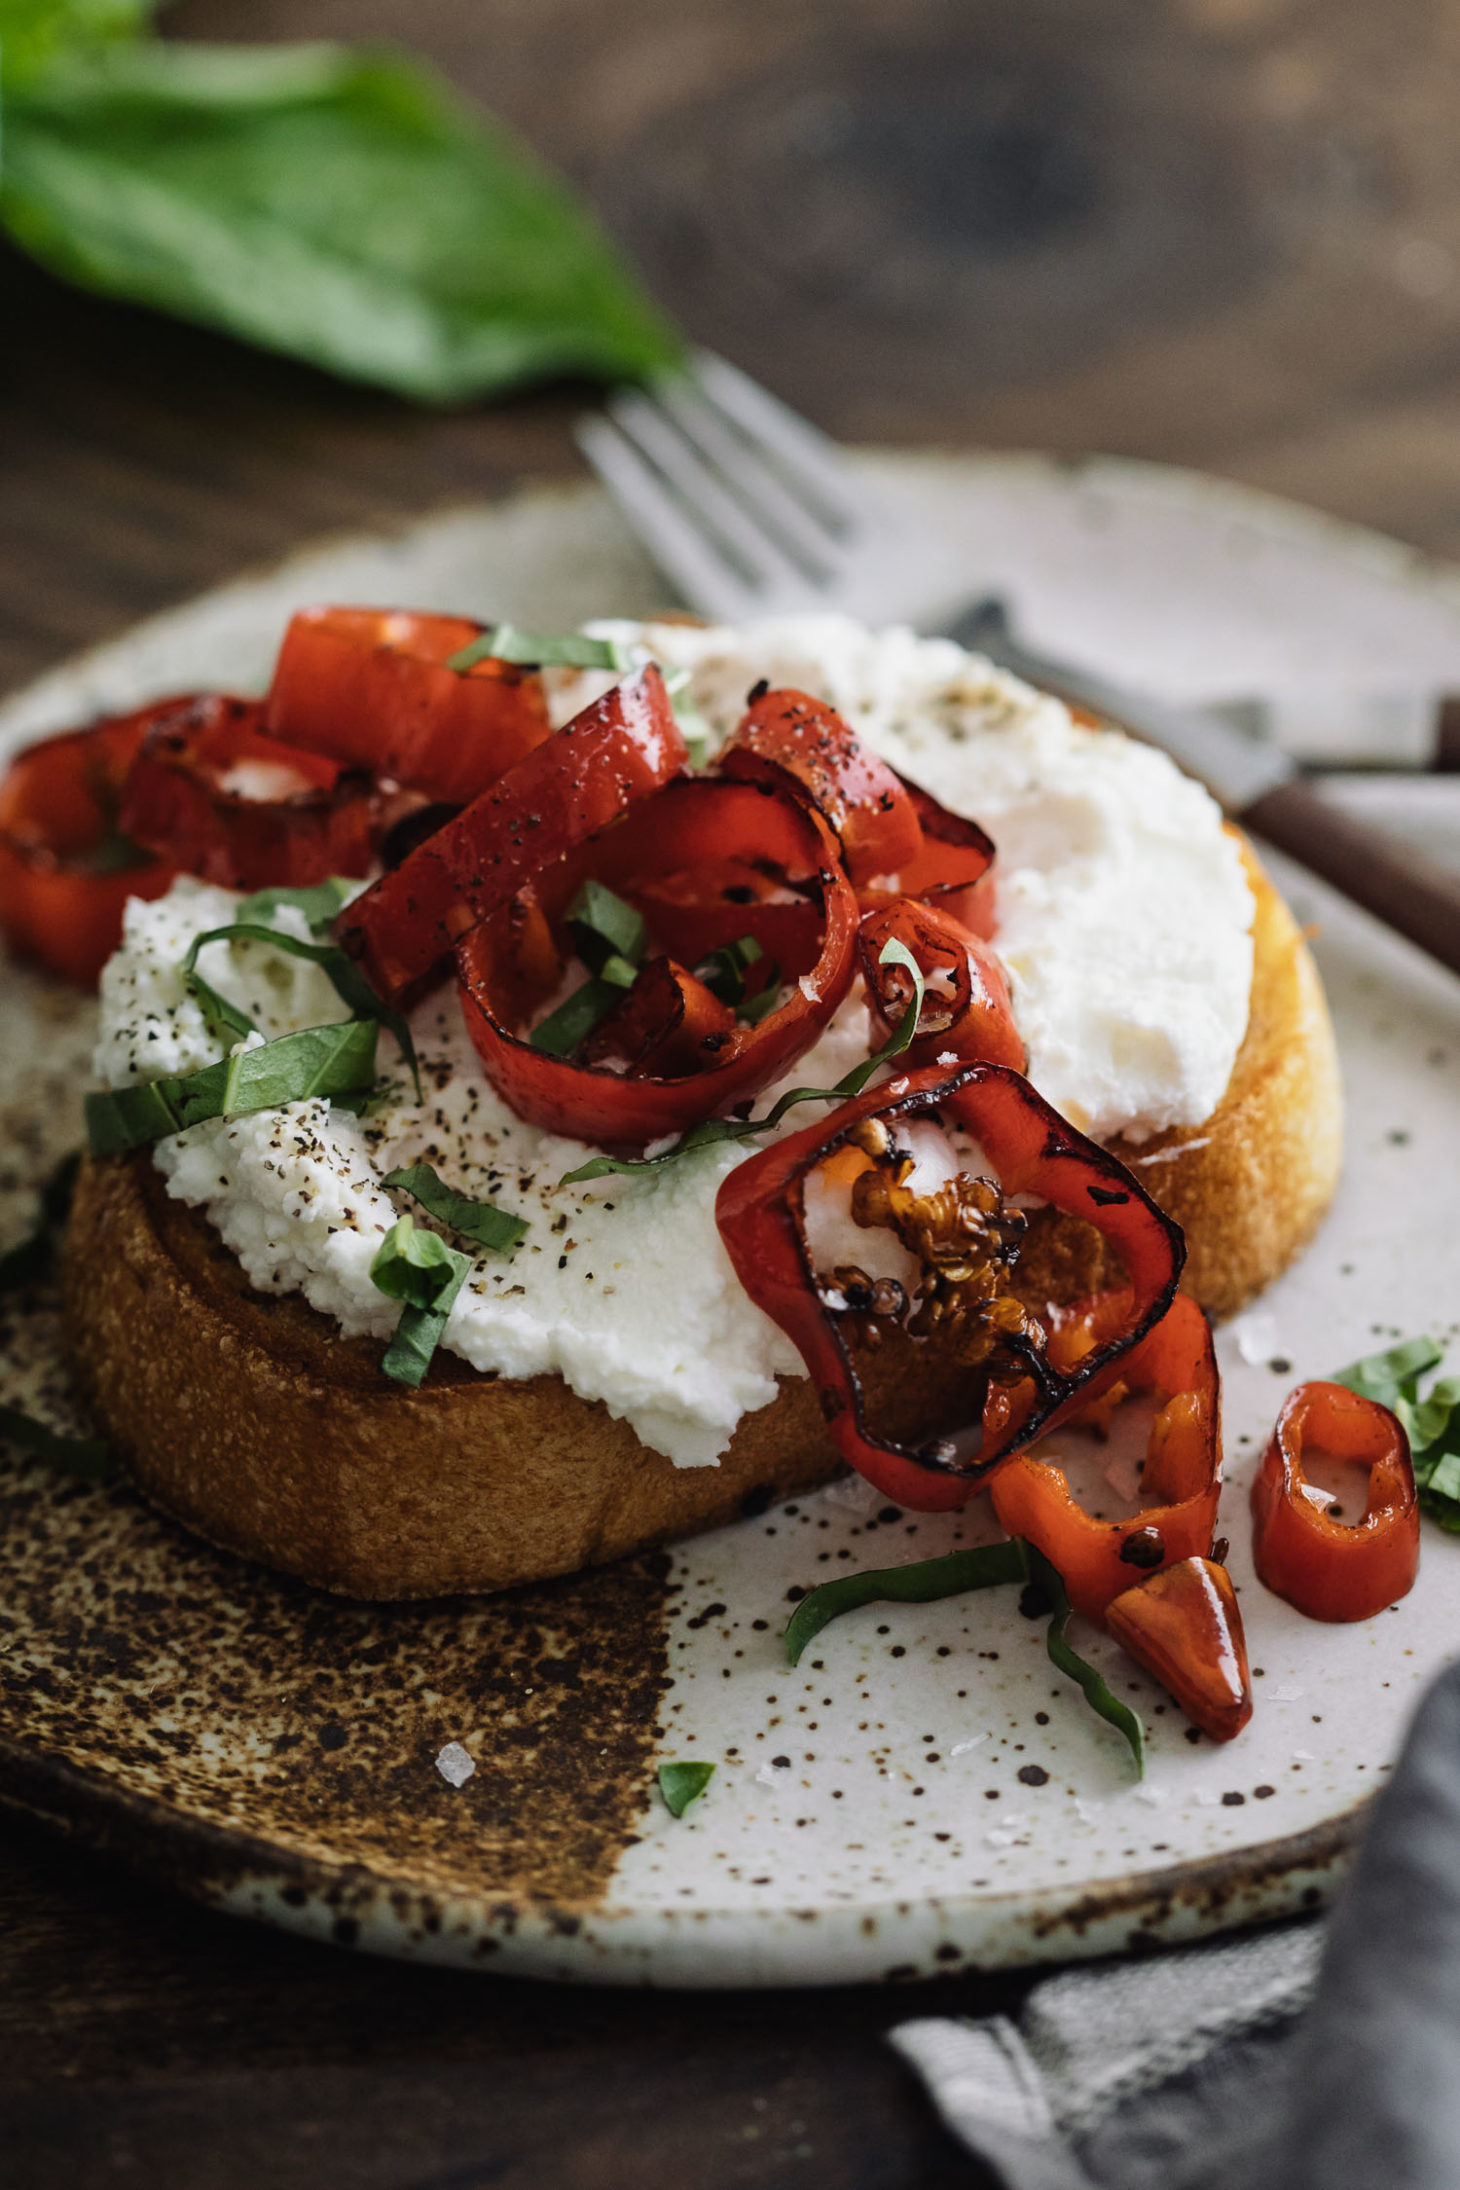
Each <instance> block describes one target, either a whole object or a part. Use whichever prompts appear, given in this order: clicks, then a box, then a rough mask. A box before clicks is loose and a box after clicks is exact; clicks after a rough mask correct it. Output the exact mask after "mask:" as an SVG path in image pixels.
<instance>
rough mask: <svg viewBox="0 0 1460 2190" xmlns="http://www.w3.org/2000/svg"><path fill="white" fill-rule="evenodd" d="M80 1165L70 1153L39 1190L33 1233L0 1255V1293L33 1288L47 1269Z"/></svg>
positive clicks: (78, 1156)
mask: <svg viewBox="0 0 1460 2190" xmlns="http://www.w3.org/2000/svg"><path fill="white" fill-rule="evenodd" d="M80 1163H81V1152H80V1150H79V1149H73V1150H72V1151H71V1153H70V1155H68V1156H63V1157H62V1158H61V1161H60V1162H59V1163H58V1164H57V1166H56V1168H55V1170H54V1171H53V1172H52V1173H51V1175H50V1177H49V1178H48V1179H47V1180H46V1183H45V1185H44V1186H43V1187H42V1188H41V1206H40V1213H39V1215H38V1216H37V1218H36V1222H35V1228H34V1230H33V1231H32V1232H31V1233H30V1234H29V1236H28V1237H27V1238H25V1239H23V1240H20V1241H19V1242H18V1243H17V1244H16V1245H15V1246H14V1247H12V1248H10V1249H9V1250H8V1252H7V1253H5V1254H3V1255H0V1293H11V1292H14V1291H15V1290H16V1288H17V1287H18V1286H21V1285H34V1284H35V1283H36V1281H37V1280H38V1279H39V1278H43V1277H44V1276H45V1275H46V1273H47V1271H48V1270H49V1269H50V1267H51V1257H52V1255H53V1253H54V1252H55V1245H56V1234H57V1232H58V1231H59V1230H60V1228H61V1226H62V1225H63V1224H64V1223H65V1221H66V1213H67V1211H68V1210H69V1209H70V1207H71V1192H72V1189H73V1187H74V1186H75V1184H76V1173H77V1170H78V1169H79V1167H80Z"/></svg>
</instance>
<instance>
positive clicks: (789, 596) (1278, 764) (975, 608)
mask: <svg viewBox="0 0 1460 2190" xmlns="http://www.w3.org/2000/svg"><path fill="white" fill-rule="evenodd" d="M577 435H578V443H579V446H580V447H581V449H582V450H583V453H584V455H585V456H586V457H587V458H588V461H589V463H590V464H592V466H593V468H594V469H595V471H597V473H598V474H599V476H600V478H601V479H602V480H603V482H604V484H605V485H606V486H607V487H608V489H609V491H610V493H611V494H612V495H613V496H614V498H615V500H616V501H617V502H618V504H619V506H620V508H621V509H622V511H623V513H624V515H625V517H626V518H627V519H628V521H629V524H630V525H631V527H632V528H633V530H634V531H635V532H636V533H637V534H638V536H639V538H640V539H641V540H642V542H643V543H644V545H645V547H647V549H648V550H649V552H650V554H651V555H652V556H653V558H654V560H655V561H656V562H657V563H658V564H659V566H660V568H661V569H662V570H663V571H664V572H665V574H666V576H667V577H669V578H670V579H671V580H672V581H673V583H674V584H675V585H676V586H677V587H678V589H679V591H680V593H681V594H682V595H683V597H684V599H685V601H686V602H687V603H688V605H689V606H690V607H691V608H693V609H695V610H697V611H698V612H699V613H700V614H701V615H704V616H708V617H709V618H711V619H712V621H714V622H716V623H744V622H747V621H749V620H751V619H753V618H755V617H758V616H780V615H788V614H794V613H796V612H798V611H802V610H807V609H817V608H820V609H842V610H845V611H847V612H848V613H850V614H852V615H859V616H861V617H863V618H864V619H866V620H868V621H875V622H885V621H886V620H887V618H888V612H889V606H890V604H892V603H894V602H896V601H898V600H900V599H905V598H906V596H907V591H908V581H909V575H910V568H909V566H910V562H911V560H912V557H913V547H912V544H911V543H910V542H909V541H908V540H907V538H906V536H905V535H904V534H903V533H902V531H901V530H900V528H899V527H898V525H897V522H896V519H895V517H894V516H893V514H892V513H891V512H887V511H882V510H879V509H878V508H877V507H876V505H875V501H874V498H873V497H872V496H871V495H870V494H869V493H867V492H866V491H865V490H864V489H863V488H862V486H861V483H860V482H857V481H853V480H852V479H851V478H850V477H849V475H848V472H847V470H846V466H845V464H844V461H843V457H842V452H841V450H840V449H839V448H838V447H837V445H836V443H835V442H834V441H832V440H831V439H829V437H828V436H827V435H825V434H823V433H821V432H820V431H818V429H817V428H816V427H815V426H813V425H811V424H810V422H809V421H808V420H807V419H804V418H802V417H800V416H799V415H798V414H797V413H796V412H795V411H793V410H791V409H790V408H789V406H788V405H786V404H784V403H782V402H781V401H780V399H779V398H778V397H777V396H773V395H772V394H771V393H770V391H769V390H768V389H766V388H763V387H761V386H760V384H759V382H758V381H755V380H752V379H751V378H750V376H749V375H748V374H747V373H743V372H741V371H740V370H739V368H738V367H737V366H734V365H731V364H729V363H728V362H727V361H726V360H725V359H724V358H721V357H716V356H715V355H714V354H713V352H711V351H708V350H696V351H693V352H691V353H690V356H689V358H688V359H687V361H686V364H685V365H684V367H683V368H682V369H681V370H679V371H677V372H675V373H672V374H665V375H662V376H661V377H660V378H658V379H657V380H655V381H653V382H651V383H650V384H649V386H647V387H645V388H620V389H615V390H614V391H613V393H612V394H610V396H609V397H608V399H607V402H606V404H605V415H601V416H600V415H589V416H587V417H585V418H583V419H582V420H581V421H580V422H579V425H578V428H577ZM938 629H939V631H940V632H941V633H942V634H943V635H945V636H948V637H951V638H955V639H958V640H959V641H960V642H961V643H962V644H964V645H966V646H969V647H970V648H972V649H975V650H976V651H978V652H980V653H983V654H984V655H986V656H987V657H988V658H989V659H990V660H991V661H993V662H995V663H997V664H998V665H999V666H1001V667H1003V668H1007V669H1011V670H1013V671H1014V672H1015V674H1016V675H1018V676H1021V677H1023V678H1025V679H1026V680H1027V681H1028V682H1029V683H1031V684H1035V685H1038V686H1040V687H1042V688H1044V689H1045V690H1048V691H1053V692H1057V693H1058V694H1059V695H1060V697H1061V698H1063V699H1065V700H1068V701H1070V702H1072V703H1073V704H1074V705H1076V706H1085V707H1088V708H1090V709H1092V710H1093V711H1094V712H1095V713H1096V714H1097V715H1101V716H1104V717H1105V718H1107V719H1108V720H1111V721H1114V722H1118V723H1120V724H1121V725H1122V726H1123V727H1124V728H1125V729H1127V730H1132V731H1134V732H1135V734H1136V735H1137V736H1138V737H1143V738H1145V739H1147V740H1148V741H1149V742H1150V743H1152V744H1155V745H1160V746H1163V747H1164V748H1165V749H1166V751H1167V752H1169V753H1171V754H1172V755H1173V756H1174V758H1175V759H1177V760H1178V761H1179V762H1180V763H1181V764H1182V766H1183V767H1185V768H1187V769H1188V770H1189V771H1190V772H1191V773H1192V774H1193V775H1196V776H1199V777H1200V778H1201V779H1202V780H1203V781H1204V782H1205V783H1206V784H1207V785H1208V787H1209V788H1210V789H1211V790H1212V791H1213V792H1214V793H1215V795H1216V797H1217V798H1218V799H1219V800H1220V802H1221V804H1222V806H1223V807H1224V808H1225V810H1226V811H1227V812H1228V813H1229V814H1230V815H1232V816H1233V817H1234V819H1236V820H1239V821H1241V822H1243V823H1244V824H1245V825H1246V826H1247V827H1249V828H1251V829H1254V830H1255V831H1257V832H1258V833H1259V834H1260V835H1262V836H1264V837H1265V838H1266V839H1267V840H1268V842H1269V843H1271V844H1274V845H1276V846H1277V847H1278V848H1279V849H1280V850H1281V851H1284V852H1286V853H1288V855H1289V856H1290V857H1291V858H1293V859H1296V860H1298V861H1299V862H1300V863H1301V864H1302V865H1303V866H1305V867H1307V868H1309V869H1310V871H1311V872H1312V873H1314V874H1317V875H1321V876H1322V877H1323V879H1324V880H1325V881H1326V882H1328V883H1330V884H1331V885H1332V886H1333V887H1334V888H1335V889H1338V890H1340V891H1342V892H1343V893H1344V895H1345V896H1348V897H1351V898H1353V899H1354V900H1355V901H1356V902H1357V903H1358V904H1360V905H1363V906H1364V907H1365V908H1366V909H1367V910H1368V911H1369V912H1371V913H1374V914H1375V915H1376V916H1377V917H1378V918H1379V919H1380V920H1383V921H1386V922H1387V923H1388V925H1389V926H1390V927H1392V928H1395V929H1397V930H1398V932H1399V933H1400V934H1401V935H1406V936H1408V937H1409V938H1410V940H1411V941H1412V942H1414V943H1417V944H1418V945H1419V946H1420V948H1421V949H1422V950H1425V951H1428V952H1429V953H1430V955H1431V956H1432V957H1434V958H1437V959H1439V961H1440V962H1441V964H1442V965H1446V966H1448V967H1450V968H1451V970H1452V971H1453V972H1456V973H1460V878H1456V877H1455V876H1452V875H1451V874H1449V873H1448V872H1447V871H1446V870H1445V869H1444V868H1442V867H1441V866H1440V865H1439V864H1438V863H1437V862H1436V861H1433V860H1429V859H1426V858H1425V857H1424V855H1423V854H1421V853H1419V852H1417V851H1415V850H1414V849H1413V848H1412V847H1411V846H1409V845H1406V844H1403V843H1401V842H1400V841H1399V840H1398V839H1397V838H1395V837H1391V836H1389V835H1388V834H1387V833H1385V832H1384V831H1382V830H1379V829H1375V828H1372V827H1371V826H1369V825H1368V824H1366V823H1364V822H1361V821H1358V820H1356V819H1355V818H1354V817H1353V816H1352V815H1350V814H1348V813H1346V812H1344V811H1343V810H1342V809H1341V808H1338V807H1336V806H1335V805H1333V804H1332V802H1331V801H1328V800H1325V799H1324V798H1323V796H1322V794H1321V792H1319V791H1317V790H1315V789H1314V788H1313V786H1312V785H1311V784H1310V783H1307V782H1305V781H1304V780H1303V779H1302V778H1301V777H1300V775H1299V773H1298V769H1297V765H1296V763H1295V762H1294V761H1293V760H1292V759H1291V758H1290V757H1289V756H1288V755H1287V754H1286V753H1285V752H1284V751H1283V750H1282V748H1281V747H1280V746H1279V745H1278V744H1277V743H1276V741H1275V740H1273V739H1271V738H1267V737H1263V736H1254V735H1253V734H1252V733H1251V732H1250V731H1247V730H1244V729H1242V728H1241V727H1239V726H1237V725H1236V724H1234V723H1232V722H1231V721H1229V720H1225V719H1223V718H1222V717H1221V716H1219V715H1217V714H1213V713H1208V712H1206V711H1205V710H1201V709H1197V708H1185V707H1172V706H1168V705H1166V704H1164V703H1163V702H1160V701H1157V700H1152V699H1150V698H1148V697H1147V696H1145V695H1144V694H1141V693H1137V692H1132V691H1127V690H1126V689H1124V688H1123V687H1122V686H1119V685H1116V684H1114V683H1112V682H1111V681H1110V680H1109V679H1107V678H1104V677H1097V676H1095V675H1093V674H1091V673H1090V672H1088V671H1084V670H1081V669H1078V668H1076V667H1073V666H1071V665H1069V664H1066V663H1063V662H1057V661H1054V660H1052V659H1051V658H1049V657H1048V656H1046V655H1043V654H1040V653H1038V652H1036V651H1035V650H1034V649H1033V648H1031V647H1030V646H1028V645H1027V644H1026V643H1025V642H1024V641H1023V639H1022V638H1021V637H1020V636H1019V635H1018V633H1017V632H1016V630H1015V628H1014V625H1013V622H1012V619H1011V616H1010V613H1009V609H1008V605H1007V604H1006V603H1005V602H1004V601H1002V600H1001V599H1000V598H998V596H996V595H985V596H984V597H982V598H980V599H978V600H974V601H970V602H967V603H966V604H965V605H964V607H963V608H962V609H961V610H960V611H959V612H958V613H957V614H955V615H953V616H951V617H948V618H943V619H939V622H938Z"/></svg>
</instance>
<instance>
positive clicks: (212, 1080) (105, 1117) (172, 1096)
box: [85, 1019, 378, 1156]
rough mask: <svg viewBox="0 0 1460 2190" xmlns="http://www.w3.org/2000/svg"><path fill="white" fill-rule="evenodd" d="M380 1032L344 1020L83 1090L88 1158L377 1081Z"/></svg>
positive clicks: (360, 1022)
mask: <svg viewBox="0 0 1460 2190" xmlns="http://www.w3.org/2000/svg"><path fill="white" fill-rule="evenodd" d="M377 1034H378V1029H377V1027H376V1025H375V1022H374V1020H372V1019H341V1020H338V1021H336V1022H335V1023H334V1024H333V1025H331V1026H324V1027H305V1028H303V1029H302V1030H301V1031H300V1032H299V1033H298V1034H284V1035H281V1036H280V1037H279V1039H278V1041H276V1042H264V1043H263V1044H261V1045H260V1046H258V1047H256V1048H253V1049H241V1050H239V1051H238V1053H237V1054H236V1055H235V1056H232V1057H223V1058H220V1059H219V1060H218V1062H217V1063H216V1064H211V1065H204V1066H203V1067H202V1069H201V1070H200V1071H198V1072H189V1073H186V1074H184V1075H182V1076H181V1077H179V1076H177V1075H175V1074H174V1075H169V1076H168V1077H167V1078H165V1079H161V1080H143V1081H139V1082H138V1083H137V1085H136V1086H134V1087H117V1088H108V1089H105V1090H103V1091H101V1092H100V1093H96V1094H91V1095H88V1096H87V1098H86V1106H85V1108H86V1134H87V1144H88V1146H89V1148H90V1150H91V1153H92V1155H93V1156H117V1155H121V1154H123V1153H124V1152H125V1151H126V1150H127V1149H130V1148H144V1147H146V1146H147V1145H148V1143H149V1142H152V1141H161V1140H166V1139H167V1138H168V1137H169V1135H171V1134H173V1133H181V1132H183V1131H185V1130H186V1128H187V1127H188V1126H190V1125H200V1124H201V1123H202V1121H203V1120H204V1119H205V1118H226V1117H233V1116H235V1115H240V1114H242V1113H245V1112H248V1111H253V1110H276V1109H279V1108H281V1107H282V1105H283V1104H285V1103H299V1102H304V1101H307V1099H308V1098H309V1097H310V1096H311V1095H345V1094H351V1093H353V1092H355V1091H356V1090H357V1089H360V1088H368V1087H370V1086H372V1085H373V1083H374V1080H375V1044H376V1038H377Z"/></svg>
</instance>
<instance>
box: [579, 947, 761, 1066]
mask: <svg viewBox="0 0 1460 2190" xmlns="http://www.w3.org/2000/svg"><path fill="white" fill-rule="evenodd" d="M738 1031H739V1030H738V1028H737V1027H736V1024H735V1014H734V1012H733V1011H732V1010H731V1009H730V1006H729V1005H728V1004H725V1003H722V1002H721V1000H720V998H719V997H718V996H717V995H716V994H715V992H714V990H713V989H710V988H707V987H706V986H705V984H704V982H703V981H701V980H699V979H697V978H696V976H695V975H694V974H692V973H690V972H689V971H687V969H686V968H685V967H683V966H680V965H676V963H675V961H674V960H673V959H672V958H651V959H650V960H649V963H648V964H647V965H646V966H641V967H640V968H639V972H638V975H637V977H636V978H635V981H634V984H633V987H632V988H630V989H628V990H627V991H626V992H625V995H624V1000H623V1002H622V1003H621V1004H619V1005H617V1006H616V1007H615V1009H614V1010H612V1011H611V1012H610V1013H609V1014H608V1016H607V1018H605V1019H600V1021H599V1022H598V1025H597V1026H596V1027H595V1028H594V1029H593V1032H592V1033H591V1034H590V1035H589V1037H588V1039H587V1041H586V1042H585V1043H584V1044H583V1047H582V1049H581V1051H580V1053H579V1054H580V1055H581V1057H582V1060H583V1062H584V1064H585V1065H600V1064H608V1063H615V1064H619V1065H622V1067H623V1069H624V1070H625V1072H627V1073H628V1075H629V1077H630V1078H631V1079H635V1078H642V1077H643V1075H644V1074H645V1073H650V1072H651V1073H653V1075H654V1076H655V1078H656V1079H661V1080H662V1079H669V1078H672V1077H673V1076H674V1075H675V1074H676V1073H686V1072H699V1071H701V1070H703V1068H704V1066H705V1065H706V1063H708V1062H710V1061H711V1060H712V1059H713V1058H714V1057H715V1056H716V1055H717V1054H718V1053H719V1052H720V1051H721V1050H723V1049H725V1048H727V1047H728V1046H729V1045H730V1044H731V1043H733V1042H734V1041H735V1040H736V1037H737V1034H738Z"/></svg>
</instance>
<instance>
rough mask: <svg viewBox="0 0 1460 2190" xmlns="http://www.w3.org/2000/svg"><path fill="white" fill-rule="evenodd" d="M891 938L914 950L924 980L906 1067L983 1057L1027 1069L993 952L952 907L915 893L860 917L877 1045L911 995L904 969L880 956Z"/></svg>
mask: <svg viewBox="0 0 1460 2190" xmlns="http://www.w3.org/2000/svg"><path fill="white" fill-rule="evenodd" d="M893 939H896V941H898V942H899V943H902V944H904V945H905V946H906V947H907V949H908V950H909V951H911V953H912V955H913V957H914V958H915V959H916V960H917V962H918V965H919V966H920V967H921V969H922V972H923V976H924V979H925V981H926V983H927V986H926V989H925V992H924V997H923V1008H922V1010H921V1012H920V1013H919V1014H918V1029H917V1033H916V1034H915V1036H914V1037H913V1040H912V1043H911V1045H910V1047H909V1049H908V1052H907V1059H908V1064H909V1066H914V1067H915V1066H918V1065H932V1064H941V1065H948V1064H974V1063H979V1062H983V1063H987V1064H992V1065H1009V1066H1011V1067H1012V1068H1013V1070H1014V1071H1015V1072H1022V1071H1023V1070H1024V1064H1025V1051H1024V1041H1023V1037H1022V1036H1021V1034H1020V1032H1019V1029H1018V1028H1017V1027H1016V1026H1015V1024H1014V1010H1013V1006H1012V1005H1011V1004H1010V1002H1009V989H1008V984H1007V982H1006V981H1005V979H1004V969H1003V967H1002V966H1001V965H1000V964H999V961H998V959H997V958H996V957H995V956H994V953H993V951H992V950H991V949H990V948H989V946H988V944H987V943H985V942H984V941H983V939H982V937H980V936H977V935H974V934H973V933H972V932H971V931H970V930H969V929H968V928H966V927H965V926H964V925H963V923H962V921H961V920H956V919H955V918H954V917H953V915H952V913H950V912H947V911H945V910H944V909H943V908H942V907H941V906H937V905H920V904H918V903H917V901H916V900H915V899H914V898H910V897H895V898H893V899H892V900H891V901H890V903H888V904H886V905H883V906H881V907H878V908H876V909H874V910H873V911H871V912H868V913H866V914H864V916H863V919H862V925H861V932H860V935H859V938H858V949H859V951H860V954H861V960H862V978H863V980H864V981H865V982H866V984H867V1007H868V1010H869V1011H870V1012H871V1014H872V1029H873V1040H874V1046H877V1045H880V1044H881V1043H882V1042H885V1041H886V1039H887V1037H888V1036H889V1035H890V1034H891V1032H892V1030H893V1028H894V1027H895V1026H897V1025H898V1024H899V1022H900V1021H901V1018H902V1015H903V1013H904V1012H905V1011H906V1009H907V1007H908V1005H909V1004H910V1003H911V1001H912V980H911V977H910V975H909V973H908V971H907V968H906V967H905V966H904V965H901V964H899V963H898V962H897V961H896V960H895V959H893V960H890V961H887V962H884V961H883V957H882V953H883V950H884V949H885V948H886V946H887V944H888V943H889V942H890V941H892V940H893Z"/></svg>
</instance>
